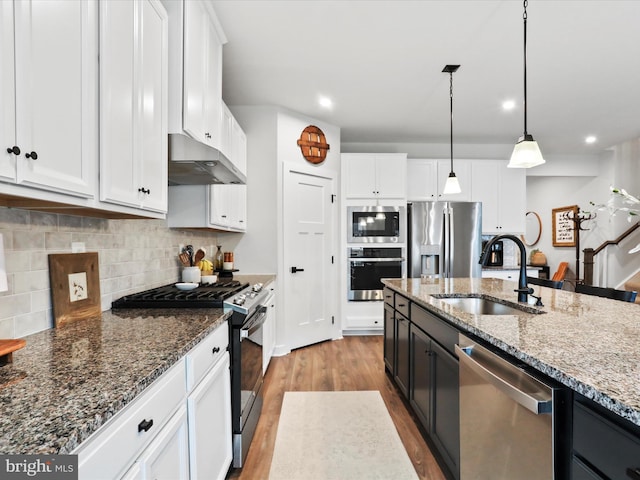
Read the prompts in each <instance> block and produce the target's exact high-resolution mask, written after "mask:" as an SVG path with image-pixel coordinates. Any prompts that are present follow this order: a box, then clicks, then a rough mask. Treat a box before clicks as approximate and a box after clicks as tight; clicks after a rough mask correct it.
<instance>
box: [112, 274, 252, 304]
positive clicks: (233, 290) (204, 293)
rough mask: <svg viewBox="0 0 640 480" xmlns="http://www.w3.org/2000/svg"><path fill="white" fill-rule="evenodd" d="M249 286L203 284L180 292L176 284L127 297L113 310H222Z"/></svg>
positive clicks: (219, 283) (232, 282)
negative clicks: (226, 302)
mask: <svg viewBox="0 0 640 480" xmlns="http://www.w3.org/2000/svg"><path fill="white" fill-rule="evenodd" d="M248 286H249V284H248V283H244V284H243V283H240V282H238V281H237V280H231V281H222V282H216V283H210V284H203V285H200V286H198V287H196V288H195V289H193V290H188V291H183V290H179V289H178V288H177V287H176V286H175V285H174V284H171V285H165V286H162V287H157V288H152V289H150V290H145V291H144V292H139V293H133V294H131V295H125V296H124V297H122V298H119V299H118V300H116V301H114V302H113V303H112V304H111V307H112V308H222V306H223V302H224V300H226V299H228V298H230V297H232V296H234V295H236V294H238V293H239V292H240V291H242V290H244V289H245V288H247V287H248Z"/></svg>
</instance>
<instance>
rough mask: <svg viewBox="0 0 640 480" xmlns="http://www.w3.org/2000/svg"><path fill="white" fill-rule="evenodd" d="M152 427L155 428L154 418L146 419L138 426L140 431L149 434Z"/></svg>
mask: <svg viewBox="0 0 640 480" xmlns="http://www.w3.org/2000/svg"><path fill="white" fill-rule="evenodd" d="M151 427H153V418H152V419H151V420H147V419H144V420H142V421H141V422H140V423H139V424H138V431H139V432H142V431H143V430H144V431H145V432H148V431H149V429H150V428H151Z"/></svg>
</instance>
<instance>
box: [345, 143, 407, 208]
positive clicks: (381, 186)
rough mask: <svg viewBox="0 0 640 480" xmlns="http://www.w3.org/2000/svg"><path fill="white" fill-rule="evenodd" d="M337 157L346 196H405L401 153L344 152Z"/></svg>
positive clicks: (404, 157) (405, 167) (404, 166)
mask: <svg viewBox="0 0 640 480" xmlns="http://www.w3.org/2000/svg"><path fill="white" fill-rule="evenodd" d="M341 158H342V165H343V173H344V175H345V177H344V181H345V185H346V188H345V196H346V198H365V199H372V198H373V199H404V198H406V195H407V192H406V182H407V155H406V154H405V153H389V154H366V153H344V154H342V157H341Z"/></svg>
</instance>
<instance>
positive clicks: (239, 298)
mask: <svg viewBox="0 0 640 480" xmlns="http://www.w3.org/2000/svg"><path fill="white" fill-rule="evenodd" d="M245 299H246V297H245V296H244V295H238V296H237V297H236V298H234V299H233V303H235V304H236V305H242V304H243V303H244V301H245Z"/></svg>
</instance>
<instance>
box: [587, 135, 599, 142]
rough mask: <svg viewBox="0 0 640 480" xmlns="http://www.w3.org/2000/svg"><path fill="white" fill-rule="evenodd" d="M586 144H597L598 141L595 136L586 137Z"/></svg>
mask: <svg viewBox="0 0 640 480" xmlns="http://www.w3.org/2000/svg"><path fill="white" fill-rule="evenodd" d="M584 141H585V143H596V142H597V141H598V139H597V138H596V136H595V135H589V136H588V137H586V138H585V139H584Z"/></svg>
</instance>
